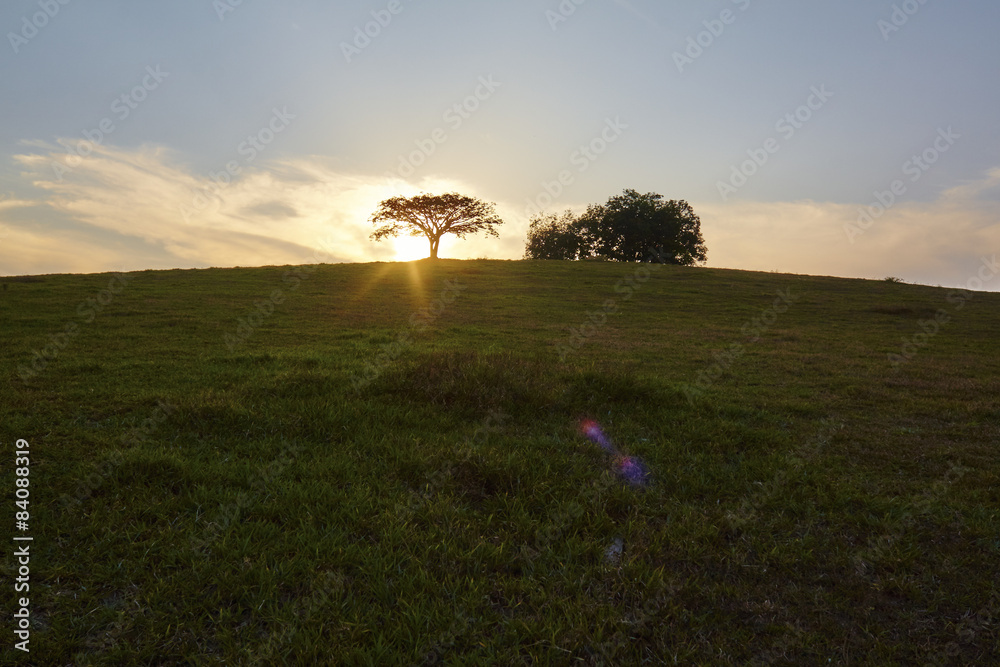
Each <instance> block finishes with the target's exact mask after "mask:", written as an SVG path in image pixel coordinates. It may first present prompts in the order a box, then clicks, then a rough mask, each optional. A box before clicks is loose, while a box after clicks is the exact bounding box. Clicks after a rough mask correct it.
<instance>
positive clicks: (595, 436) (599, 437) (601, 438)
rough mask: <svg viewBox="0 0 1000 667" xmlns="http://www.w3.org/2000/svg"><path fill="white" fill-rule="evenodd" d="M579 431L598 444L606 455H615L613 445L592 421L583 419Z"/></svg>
mask: <svg viewBox="0 0 1000 667" xmlns="http://www.w3.org/2000/svg"><path fill="white" fill-rule="evenodd" d="M580 430H581V431H583V434H584V435H585V436H587V437H588V438H590V439H591V440H593V441H594V442H596V443H597V444H599V445H600V446H601V448H602V449H603V450H604V451H606V452H607V453H609V454H614V453H615V447H614V445H612V444H611V441H610V440H608V437H607V436H606V435H604V431H602V430H601V427H600V426H599V425H598V424H597V422H595V421H594V420H593V419H584V420H583V421H582V422H580Z"/></svg>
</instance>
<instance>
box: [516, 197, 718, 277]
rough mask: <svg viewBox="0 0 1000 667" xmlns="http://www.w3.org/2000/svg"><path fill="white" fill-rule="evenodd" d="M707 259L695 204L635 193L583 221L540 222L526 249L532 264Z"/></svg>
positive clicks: (541, 218)
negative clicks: (543, 261) (540, 261)
mask: <svg viewBox="0 0 1000 667" xmlns="http://www.w3.org/2000/svg"><path fill="white" fill-rule="evenodd" d="M707 253H708V250H707V248H706V247H705V240H704V239H703V238H702V236H701V220H700V219H699V218H698V216H697V215H696V214H695V212H694V209H693V208H692V207H691V205H690V204H688V203H687V202H686V201H677V200H664V198H663V196H662V195H658V194H656V193H653V192H650V193H647V194H644V195H641V194H639V193H638V192H636V191H635V190H625V191H624V192H623V193H622V194H620V195H617V196H614V197H611V198H610V199H608V201H607V202H606V203H604V204H591V205H590V206H588V207H587V210H586V212H585V213H583V214H582V215H580V216H579V217H576V216H573V214H572V212H570V211H566V212H565V213H563V214H562V215H561V216H557V215H553V214H541V215H538V216H535V217H534V218H533V219H532V221H531V227H530V228H529V231H528V242H527V246H526V248H525V257H527V258H529V259H587V258H591V257H602V258H605V259H610V260H616V261H620V262H641V261H653V260H654V259H655V260H656V261H661V262H666V263H669V264H682V265H693V264H696V263H698V262H704V261H705V260H706V258H707Z"/></svg>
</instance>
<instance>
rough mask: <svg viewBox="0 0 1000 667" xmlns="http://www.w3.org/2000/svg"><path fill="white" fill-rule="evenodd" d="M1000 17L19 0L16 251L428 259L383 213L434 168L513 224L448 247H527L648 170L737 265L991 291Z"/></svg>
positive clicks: (159, 259)
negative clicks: (557, 222) (374, 221)
mask: <svg viewBox="0 0 1000 667" xmlns="http://www.w3.org/2000/svg"><path fill="white" fill-rule="evenodd" d="M998 27H1000V3H997V2H995V0H953V1H951V2H942V1H939V0H906V1H905V2H904V1H897V2H889V1H872V0H864V1H862V0H847V1H842V2H828V3H806V2H791V1H784V2H780V1H774V2H765V1H763V0H720V1H717V2H706V1H698V2H695V1H689V2H669V3H665V2H654V1H653V0H563V1H562V2H559V1H558V0H549V1H545V0H541V1H537V2H536V1H532V2H528V1H524V0H507V1H506V2H483V1H480V2H475V1H470V0H466V1H465V2H459V1H458V0H441V1H438V2H431V1H430V0H424V1H420V0H391V1H390V0H379V1H376V2H353V3H346V2H345V3H332V2H319V1H311V0H288V1H286V2H277V1H275V0H270V1H268V0H172V1H171V2H143V3H138V2H134V1H126V0H120V1H111V0H41V1H39V0H34V1H31V2H29V1H22V0H8V1H7V2H5V3H4V4H3V5H2V7H0V29H2V32H3V33H4V40H3V41H4V43H3V44H2V45H0V90H2V95H0V108H2V117H3V120H4V122H3V123H0V274H3V275H18V274H38V273H81V272H98V271H112V270H125V271H127V270H135V269H147V268H154V269H156V268H173V267H184V268H186V267H208V266H257V265H275V264H307V263H313V262H316V261H348V262H367V261H376V260H382V261H388V260H396V259H405V260H409V259H415V258H419V257H421V256H426V254H427V250H428V247H427V242H426V240H424V239H404V240H402V241H398V242H393V241H391V240H390V241H386V242H382V243H374V242H372V241H370V240H369V238H368V235H369V234H370V233H371V231H372V230H373V227H372V225H371V224H370V223H369V222H368V218H369V217H370V215H371V214H372V212H373V211H374V210H375V207H376V206H377V204H378V202H379V201H380V200H382V199H385V198H387V197H389V196H393V195H397V194H404V195H409V194H417V193H418V192H421V191H426V192H431V193H442V192H448V191H457V192H460V193H463V194H469V195H472V196H476V197H480V198H482V199H485V200H487V201H491V202H496V204H497V211H498V213H499V214H500V215H501V217H502V218H503V219H504V220H505V224H504V226H503V227H502V228H501V229H500V232H501V235H500V238H499V239H494V238H491V237H487V236H479V237H470V238H468V239H466V240H465V241H458V240H456V239H454V238H453V237H446V238H445V239H444V240H443V241H442V246H441V256H442V257H454V258H478V257H490V258H510V259H516V258H520V257H522V255H523V251H524V243H525V236H526V232H527V227H528V219H529V217H530V215H531V214H532V212H534V211H536V210H538V209H544V210H546V211H552V212H558V211H562V210H564V209H566V208H573V209H577V208H582V207H585V206H586V205H587V204H589V203H601V202H604V201H605V200H607V198H608V197H610V196H612V195H615V194H619V193H620V192H621V191H622V190H623V189H625V188H631V189H635V190H638V191H639V192H657V193H660V194H662V195H663V196H664V197H666V198H668V199H684V200H687V201H689V202H690V203H691V204H692V206H693V207H694V209H695V212H696V213H698V214H699V215H700V217H701V220H702V233H703V234H704V237H705V240H706V244H707V246H708V258H709V260H708V265H709V266H713V267H725V268H738V269H754V270H767V271H771V270H775V271H782V272H794V273H808V274H823V275H835V276H846V277H862V278H883V277H885V276H889V275H892V276H898V277H901V278H903V279H904V280H906V281H908V282H919V283H925V284H931V285H938V284H940V285H944V286H966V285H968V281H969V279H970V278H971V277H973V276H975V275H977V273H979V274H980V275H982V271H981V267H982V266H983V264H984V258H985V259H987V260H988V259H990V258H991V257H992V256H994V255H995V254H996V253H998V252H1000V129H998V119H1000V86H997V84H996V77H997V72H998V70H1000V67H998V66H1000V40H997V39H996V31H997V28H998ZM560 177H562V183H560V182H559V181H560ZM879 200H881V203H880V202H879ZM864 212H867V214H866V215H862V213H864ZM991 277H992V276H991ZM982 288H983V289H989V290H1000V275H998V276H995V277H992V282H991V281H989V280H987V281H986V282H985V283H984V284H983V286H982Z"/></svg>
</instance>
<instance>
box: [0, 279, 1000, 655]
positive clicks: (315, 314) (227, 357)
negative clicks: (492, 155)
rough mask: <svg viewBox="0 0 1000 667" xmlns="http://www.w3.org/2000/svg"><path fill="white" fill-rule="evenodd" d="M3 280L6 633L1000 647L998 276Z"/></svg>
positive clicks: (767, 647) (515, 643) (155, 641)
mask: <svg viewBox="0 0 1000 667" xmlns="http://www.w3.org/2000/svg"><path fill="white" fill-rule="evenodd" d="M0 282H5V283H6V284H5V285H4V288H3V291H0V316H2V317H0V329H2V331H3V339H4V340H5V341H6V344H5V345H4V346H3V348H2V349H0V355H2V358H3V368H4V370H5V372H6V375H5V377H6V378H7V380H8V381H7V382H6V383H4V385H3V386H2V389H0V392H2V406H3V410H4V412H3V415H2V420H0V432H2V435H3V439H2V441H3V444H4V447H5V450H6V451H7V455H6V458H5V460H4V464H3V467H2V478H3V484H4V488H6V489H9V490H10V491H8V492H7V495H6V497H8V498H9V500H8V501H7V507H8V508H9V510H10V512H11V514H13V513H14V512H15V511H18V508H15V507H14V504H13V503H14V489H15V479H16V476H15V471H14V467H15V459H14V456H15V445H14V443H15V441H16V440H17V439H19V438H21V439H24V440H26V441H27V443H28V444H29V445H30V475H29V479H30V487H29V488H30V503H31V504H30V524H29V529H28V530H27V531H16V530H14V524H13V520H12V521H11V523H10V524H8V525H10V526H11V530H10V532H11V533H14V534H17V535H21V536H26V535H30V536H32V537H33V538H34V541H33V542H31V543H30V553H31V562H30V570H31V574H30V594H28V597H30V613H31V621H30V627H31V636H30V649H31V652H30V654H25V653H22V652H21V651H16V650H14V649H13V648H12V645H13V643H14V642H15V641H17V640H16V639H14V640H12V639H11V634H10V633H9V632H8V634H7V637H8V639H7V641H6V642H5V643H4V645H3V647H2V654H0V655H2V660H3V661H4V662H5V663H8V661H16V662H17V663H19V664H36V665H66V664H107V665H128V664H136V665H139V664H261V665H271V664H303V665H306V664H344V665H355V664H372V665H389V664H434V663H436V662H441V663H443V664H463V665H465V664H484V665H486V664H566V665H575V664H613V665H622V664H718V665H744V664H788V665H805V664H816V665H818V664H824V665H825V664H880V665H881V664H956V665H957V664H972V663H975V662H977V661H980V662H981V661H984V660H986V659H988V657H989V656H991V655H992V656H993V657H994V658H995V655H996V653H995V651H996V647H997V642H998V637H997V623H998V622H997V611H998V603H1000V594H998V589H997V577H996V567H997V562H998V558H1000V535H998V528H997V526H998V519H1000V510H998V507H1000V491H998V489H1000V479H998V473H1000V456H998V442H1000V402H998V396H1000V380H998V378H1000V355H998V353H997V347H996V345H997V334H998V331H1000V294H992V293H983V292H961V291H954V290H947V289H941V288H932V287H923V286H914V285H906V284H893V283H889V282H884V281H866V280H847V279H837V278H824V277H809V276H797V275H782V274H774V273H755V272H746V271H731V270H716V269H700V268H699V269H696V268H682V267H665V266H652V267H650V266H648V265H646V266H643V267H637V266H635V265H622V264H616V263H603V262H532V261H489V260H479V261H457V260H440V261H437V262H427V261H423V262H414V263H408V264H381V263H379V264H355V265H321V266H315V267H266V268H252V269H248V268H239V269H211V270H183V271H182V270H175V271H144V272H136V273H132V274H128V275H125V276H114V275H112V274H101V275H51V276H39V277H33V278H0ZM935 318H937V321H936V322H935ZM935 327H936V328H935ZM890 355H895V356H892V357H890ZM584 420H593V421H594V422H596V423H597V424H598V425H599V426H600V428H601V429H602V430H603V432H604V434H606V436H607V437H608V438H609V439H610V440H611V441H612V443H613V445H614V447H615V448H616V449H617V452H618V453H620V454H621V455H622V456H630V457H633V460H635V459H638V460H641V461H642V463H644V465H645V467H646V469H647V470H648V473H649V474H648V477H647V478H645V480H644V483H641V484H639V483H632V482H631V481H630V480H628V479H626V478H625V477H623V476H622V474H620V473H621V470H620V466H621V463H622V461H623V459H622V458H620V457H616V455H615V454H613V453H608V452H607V451H605V449H603V448H602V447H601V446H600V445H599V444H598V443H595V442H594V441H593V440H592V439H591V438H589V437H588V436H587V433H585V432H584V431H583V430H582V429H581V424H582V423H583V422H584ZM591 434H593V430H591ZM11 537H13V535H11ZM11 544H13V545H14V546H13V547H11V546H9V552H8V553H9V554H10V552H12V551H13V549H14V548H16V547H17V546H18V545H20V544H23V543H21V542H18V543H13V542H8V545H11ZM3 563H4V567H5V570H6V573H7V574H8V575H9V576H10V577H11V580H13V578H14V577H15V576H16V575H17V563H16V562H15V559H14V557H13V556H11V555H8V556H7V557H6V558H5V559H4V561H3ZM20 595H23V594H16V593H14V592H12V591H11V589H10V588H8V592H7V594H5V595H4V596H2V600H3V613H4V614H5V617H6V618H7V619H11V618H12V616H11V615H12V614H13V613H14V612H15V611H17V609H18V605H15V600H16V599H17V598H18V597H20ZM8 623H10V621H8Z"/></svg>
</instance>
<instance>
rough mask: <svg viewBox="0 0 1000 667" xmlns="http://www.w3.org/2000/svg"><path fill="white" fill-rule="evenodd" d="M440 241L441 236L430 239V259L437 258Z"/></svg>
mask: <svg viewBox="0 0 1000 667" xmlns="http://www.w3.org/2000/svg"><path fill="white" fill-rule="evenodd" d="M440 243H441V237H440V236H438V237H437V238H432V239H431V257H430V258H431V259H437V258H438V245H439V244H440Z"/></svg>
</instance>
